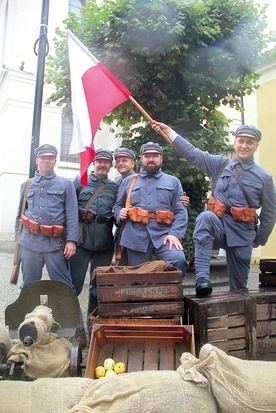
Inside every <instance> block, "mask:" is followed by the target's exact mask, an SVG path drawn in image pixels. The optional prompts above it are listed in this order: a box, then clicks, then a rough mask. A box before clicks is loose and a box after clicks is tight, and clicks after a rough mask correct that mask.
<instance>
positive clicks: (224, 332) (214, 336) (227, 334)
mask: <svg viewBox="0 0 276 413" xmlns="http://www.w3.org/2000/svg"><path fill="white" fill-rule="evenodd" d="M235 338H244V339H245V326H244V327H237V328H221V329H217V330H210V331H208V342H214V341H219V340H231V339H235Z"/></svg>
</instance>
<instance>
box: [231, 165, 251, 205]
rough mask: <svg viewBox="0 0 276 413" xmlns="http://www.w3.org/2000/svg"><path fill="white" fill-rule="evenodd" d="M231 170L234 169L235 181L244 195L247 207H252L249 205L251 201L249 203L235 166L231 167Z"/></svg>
mask: <svg viewBox="0 0 276 413" xmlns="http://www.w3.org/2000/svg"><path fill="white" fill-rule="evenodd" d="M233 171H234V175H235V178H236V180H237V182H238V184H239V187H240V188H241V191H242V193H243V196H244V197H245V200H246V202H247V204H248V206H249V208H252V207H251V203H250V201H249V198H248V195H247V193H246V192H245V190H244V187H243V184H242V183H241V180H240V178H239V176H238V174H237V171H236V168H235V167H234V168H233Z"/></svg>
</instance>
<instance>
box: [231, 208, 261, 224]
mask: <svg viewBox="0 0 276 413" xmlns="http://www.w3.org/2000/svg"><path fill="white" fill-rule="evenodd" d="M230 212H231V214H232V217H233V220H234V221H239V222H252V223H253V222H254V223H255V222H256V212H255V209H254V208H248V207H247V208H239V207H235V206H232V207H231V208H230Z"/></svg>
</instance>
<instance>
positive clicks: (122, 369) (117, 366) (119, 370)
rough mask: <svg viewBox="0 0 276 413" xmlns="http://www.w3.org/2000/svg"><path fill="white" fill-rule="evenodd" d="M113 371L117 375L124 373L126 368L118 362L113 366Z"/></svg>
mask: <svg viewBox="0 0 276 413" xmlns="http://www.w3.org/2000/svg"><path fill="white" fill-rule="evenodd" d="M114 371H115V373H117V374H123V373H125V372H126V366H125V364H124V363H123V362H122V361H119V362H118V363H116V364H115V366H114Z"/></svg>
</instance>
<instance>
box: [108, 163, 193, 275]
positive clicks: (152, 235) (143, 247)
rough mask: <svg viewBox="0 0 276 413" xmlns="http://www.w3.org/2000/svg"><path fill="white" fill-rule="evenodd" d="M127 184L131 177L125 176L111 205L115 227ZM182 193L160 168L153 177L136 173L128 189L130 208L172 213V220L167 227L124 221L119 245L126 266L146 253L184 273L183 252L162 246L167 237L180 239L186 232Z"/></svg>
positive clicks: (144, 173) (150, 221) (141, 171)
mask: <svg viewBox="0 0 276 413" xmlns="http://www.w3.org/2000/svg"><path fill="white" fill-rule="evenodd" d="M131 181H132V177H131V176H130V177H126V178H125V179H123V181H122V183H121V185H120V187H119V191H118V197H117V200H116V203H115V205H114V216H115V218H116V221H117V224H118V225H119V224H120V217H119V214H120V210H121V209H122V208H124V207H125V202H126V198H127V194H128V190H129V187H130V184H131ZM182 193H183V190H182V187H181V184H180V181H179V180H178V179H177V178H175V177H174V176H171V175H168V174H165V173H163V172H162V170H161V169H160V170H159V171H158V172H157V173H155V174H148V173H147V172H146V171H145V170H144V169H143V168H142V169H141V170H140V172H139V174H138V177H137V180H136V182H135V184H134V187H133V189H132V193H131V201H130V203H131V206H132V207H134V208H142V209H146V210H147V211H149V212H151V213H155V212H156V211H157V210H165V211H172V212H173V213H174V217H173V223H172V225H171V226H167V225H164V224H160V223H157V222H156V220H155V219H149V223H148V224H147V225H143V224H141V223H139V222H132V221H131V220H127V221H126V224H125V227H124V230H123V232H122V236H121V245H122V246H124V247H125V248H127V254H128V259H129V265H137V264H141V263H143V262H145V261H148V260H150V253H151V252H153V253H154V254H155V255H156V257H157V258H158V259H162V260H164V261H167V262H169V263H171V264H173V265H175V266H176V267H177V268H179V269H181V270H182V272H183V273H185V270H186V268H187V263H186V259H185V255H184V253H183V251H178V250H176V248H175V247H173V249H172V251H169V247H168V243H167V244H166V245H165V246H163V241H164V238H165V237H166V236H167V235H174V236H176V237H177V238H178V239H181V238H183V236H184V234H185V232H186V229H187V223H188V214H187V209H186V207H184V206H183V204H182V203H181V201H180V196H181V195H182ZM141 253H142V254H141ZM145 257H146V259H145Z"/></svg>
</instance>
